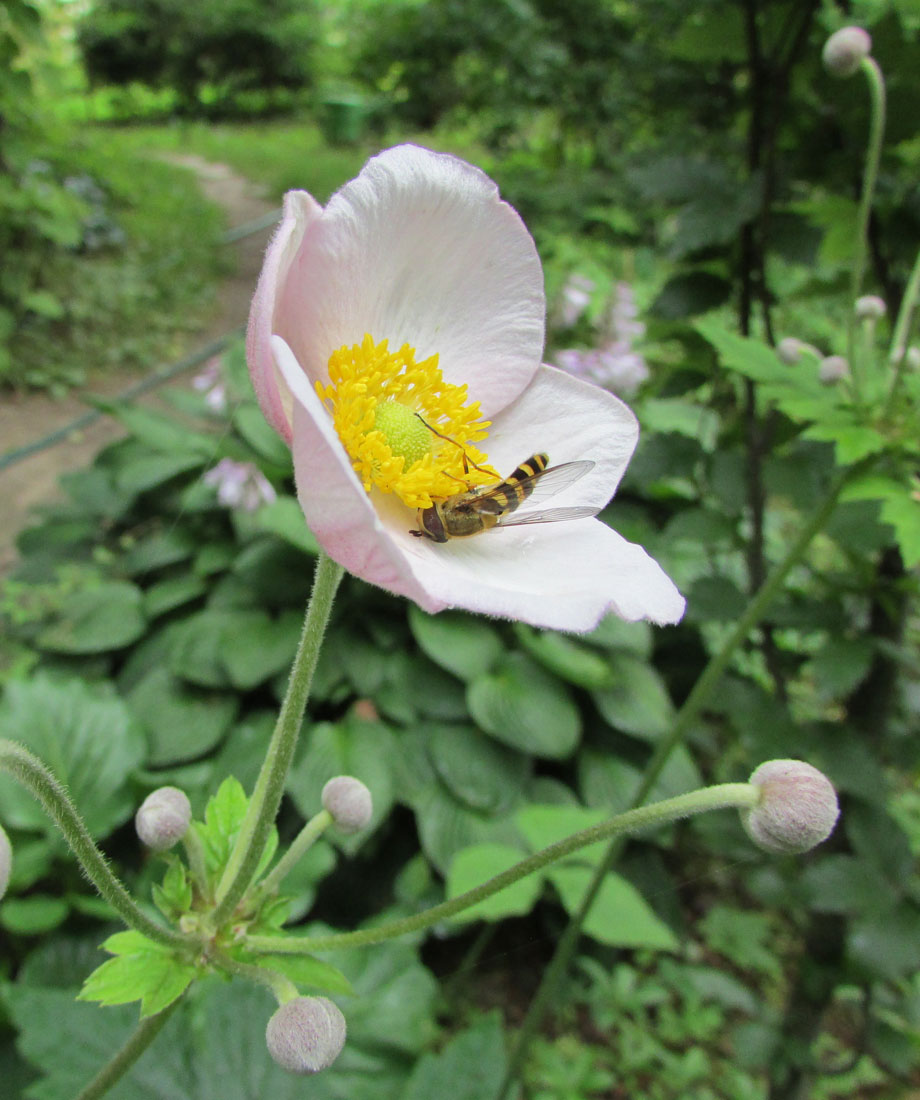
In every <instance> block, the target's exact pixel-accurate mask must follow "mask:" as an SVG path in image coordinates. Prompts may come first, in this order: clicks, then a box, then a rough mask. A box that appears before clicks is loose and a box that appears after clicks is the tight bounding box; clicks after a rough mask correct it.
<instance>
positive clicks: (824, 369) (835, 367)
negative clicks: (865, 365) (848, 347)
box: [818, 355, 850, 386]
mask: <svg viewBox="0 0 920 1100" xmlns="http://www.w3.org/2000/svg"><path fill="white" fill-rule="evenodd" d="M818 377H819V378H820V379H821V381H822V382H824V383H825V384H826V385H828V386H830V385H833V383H834V382H840V381H841V380H842V379H844V378H849V377H850V364H849V363H848V362H847V361H846V359H844V357H843V356H842V355H828V356H826V357H825V358H824V359H822V360H821V362H820V363H819V364H818Z"/></svg>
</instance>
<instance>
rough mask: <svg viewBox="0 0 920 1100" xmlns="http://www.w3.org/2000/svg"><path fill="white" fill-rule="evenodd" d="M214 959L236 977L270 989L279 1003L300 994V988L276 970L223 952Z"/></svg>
mask: <svg viewBox="0 0 920 1100" xmlns="http://www.w3.org/2000/svg"><path fill="white" fill-rule="evenodd" d="M214 961H215V962H216V963H217V965H218V966H220V967H221V968H222V969H223V970H226V971H227V973H228V974H233V975H234V976H235V977H237V978H245V979H246V980H247V981H250V982H254V983H255V984H256V985H264V986H265V987H266V989H270V990H271V992H272V995H273V996H274V998H275V1000H276V1001H277V1002H278V1004H279V1005H283V1004H287V1002H288V1001H293V1000H294V998H295V997H299V996H300V990H299V989H298V988H297V986H296V985H294V983H293V982H292V981H291V980H290V978H286V977H285V976H284V974H280V973H279V972H278V971H277V970H271V969H270V968H269V967H267V966H254V965H253V964H252V963H243V962H238V961H237V960H236V959H232V958H231V957H230V956H229V955H224V954H220V955H218V956H216V958H215V960H214Z"/></svg>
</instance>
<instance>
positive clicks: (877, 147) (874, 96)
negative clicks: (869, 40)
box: [847, 57, 885, 382]
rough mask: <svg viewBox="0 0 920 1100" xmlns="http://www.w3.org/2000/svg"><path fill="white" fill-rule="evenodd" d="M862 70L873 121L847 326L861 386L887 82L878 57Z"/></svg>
mask: <svg viewBox="0 0 920 1100" xmlns="http://www.w3.org/2000/svg"><path fill="white" fill-rule="evenodd" d="M860 68H861V69H862V71H863V72H864V73H865V75H866V80H867V81H868V83H869V101H870V120H869V141H868V146H867V149H866V164H865V167H864V169H863V182H862V194H861V195H860V198H859V210H858V212H857V215H856V255H855V256H854V258H853V273H852V276H851V280H850V317H849V321H848V323H847V358H848V359H849V361H850V369H851V370H852V371H853V377H854V379H855V380H856V381H857V382H858V378H859V376H858V374H857V370H858V365H857V363H856V354H855V353H856V317H855V314H854V312H853V307H854V304H855V302H856V299H857V298H858V297H859V295H860V292H861V291H862V284H863V277H864V275H865V273H866V261H867V256H868V252H869V218H870V216H871V214H872V199H873V196H874V194H875V184H876V181H877V180H878V170H879V164H880V163H881V159H882V140H883V138H884V134H885V78H884V76H883V75H882V70H881V69H880V68H879V66H878V62H877V61H876V60H875V58H874V57H864V58H863V60H862V62H861V63H860Z"/></svg>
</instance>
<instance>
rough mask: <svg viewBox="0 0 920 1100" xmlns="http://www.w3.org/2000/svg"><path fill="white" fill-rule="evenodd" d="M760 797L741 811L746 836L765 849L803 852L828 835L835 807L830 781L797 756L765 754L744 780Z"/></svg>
mask: <svg viewBox="0 0 920 1100" xmlns="http://www.w3.org/2000/svg"><path fill="white" fill-rule="evenodd" d="M748 782H749V783H751V784H752V785H753V786H755V787H759V788H760V802H759V803H758V804H757V805H756V806H754V807H753V809H750V810H744V811H742V813H741V823H742V825H744V828H745V831H746V832H747V834H748V836H749V837H750V838H751V840H753V841H754V843H755V844H756V845H757V846H758V847H759V848H764V849H765V850H766V851H768V852H789V853H794V854H795V853H799V852H807V851H808V850H809V849H810V848H814V847H815V846H816V845H817V844H820V843H821V842H822V841H824V840H827V838H828V837H829V836H830V835H831V833H832V832H833V829H834V825H835V824H836V823H837V817H838V815H839V813H840V807H839V806H838V804H837V792H836V791H835V790H834V788H833V786H832V784H831V781H830V780H829V779H828V778H827V776H826V775H824V774H823V773H822V772H819V771H818V769H817V768H813V767H812V766H811V764H806V763H805V762H804V761H802V760H768V761H767V762H766V763H765V764H761V765H760V767H759V768H757V769H756V770H755V772H754V774H753V775H752V776H751V778H750V779H749V780H748Z"/></svg>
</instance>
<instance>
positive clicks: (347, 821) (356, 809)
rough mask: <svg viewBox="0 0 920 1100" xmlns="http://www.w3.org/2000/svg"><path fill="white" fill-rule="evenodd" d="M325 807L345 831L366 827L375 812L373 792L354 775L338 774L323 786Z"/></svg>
mask: <svg viewBox="0 0 920 1100" xmlns="http://www.w3.org/2000/svg"><path fill="white" fill-rule="evenodd" d="M322 801H323V807H324V808H325V809H326V810H328V811H329V813H330V814H332V819H333V821H335V823H336V826H337V827H338V828H339V829H341V831H342V832H343V833H357V832H360V831H361V829H366V828H367V827H368V825H369V824H370V821H371V814H372V813H373V812H374V805H373V802H372V801H371V792H370V791H369V790H368V789H367V787H365V786H364V784H363V783H362V782H361V780H360V779H355V777H354V776H352V775H337V776H336V777H335V779H330V780H329V782H328V783H327V784H326V786H325V787H323V793H322Z"/></svg>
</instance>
